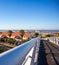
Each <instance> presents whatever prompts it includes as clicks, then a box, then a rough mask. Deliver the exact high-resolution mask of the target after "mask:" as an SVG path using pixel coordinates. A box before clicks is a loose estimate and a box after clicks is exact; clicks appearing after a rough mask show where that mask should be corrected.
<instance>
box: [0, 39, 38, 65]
mask: <svg viewBox="0 0 59 65" xmlns="http://www.w3.org/2000/svg"><path fill="white" fill-rule="evenodd" d="M37 39H38V38H35V39H32V40H30V41H28V42H26V43H24V44H22V45H19V46H17V47H15V48H13V49H11V50H8V51H6V52H3V53H1V54H0V65H21V64H22V62H23V61H24V59H25V57H26V55H27V54H28V53H29V51H30V50H31V49H32V47H33V46H34V45H35V43H36V41H37Z"/></svg>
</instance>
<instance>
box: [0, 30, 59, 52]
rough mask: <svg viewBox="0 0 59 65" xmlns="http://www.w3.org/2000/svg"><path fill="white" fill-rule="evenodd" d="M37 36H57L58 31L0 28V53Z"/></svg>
mask: <svg viewBox="0 0 59 65" xmlns="http://www.w3.org/2000/svg"><path fill="white" fill-rule="evenodd" d="M38 36H40V37H41V38H46V37H59V32H54V31H53V32H51V31H39V30H16V31H13V30H4V31H1V30H0V53H2V52H4V51H7V50H9V49H11V48H14V47H16V46H18V45H21V44H23V43H25V42H27V41H29V40H31V39H32V38H35V37H38Z"/></svg>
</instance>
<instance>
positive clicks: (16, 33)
mask: <svg viewBox="0 0 59 65" xmlns="http://www.w3.org/2000/svg"><path fill="white" fill-rule="evenodd" d="M0 35H1V36H2V35H5V36H8V32H2V34H0ZM20 35H21V34H20V33H19V32H12V35H11V36H14V37H15V36H20ZM24 37H30V33H25V34H24Z"/></svg>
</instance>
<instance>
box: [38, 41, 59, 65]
mask: <svg viewBox="0 0 59 65" xmlns="http://www.w3.org/2000/svg"><path fill="white" fill-rule="evenodd" d="M38 65H59V46H57V45H54V44H52V43H51V42H49V41H46V40H41V42H40V48H39V55H38Z"/></svg>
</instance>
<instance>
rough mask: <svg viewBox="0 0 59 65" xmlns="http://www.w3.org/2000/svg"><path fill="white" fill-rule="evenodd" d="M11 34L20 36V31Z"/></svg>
mask: <svg viewBox="0 0 59 65" xmlns="http://www.w3.org/2000/svg"><path fill="white" fill-rule="evenodd" d="M11 36H20V34H19V32H13V33H12V35H11Z"/></svg>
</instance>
